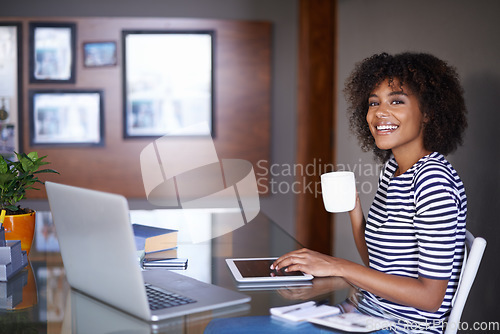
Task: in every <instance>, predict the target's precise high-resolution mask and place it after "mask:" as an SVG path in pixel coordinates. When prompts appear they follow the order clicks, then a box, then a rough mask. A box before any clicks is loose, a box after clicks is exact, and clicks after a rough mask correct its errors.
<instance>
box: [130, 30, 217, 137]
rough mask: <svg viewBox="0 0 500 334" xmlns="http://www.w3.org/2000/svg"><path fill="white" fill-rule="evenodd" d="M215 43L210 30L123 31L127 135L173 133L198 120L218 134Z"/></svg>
mask: <svg viewBox="0 0 500 334" xmlns="http://www.w3.org/2000/svg"><path fill="white" fill-rule="evenodd" d="M214 45H215V32H214V31H212V30H186V31H177V30H176V31H170V30H141V31H138V30H123V31H122V59H123V64H122V68H123V99H124V101H123V109H124V110H123V122H124V124H123V137H124V138H125V139H127V138H150V137H160V136H165V135H173V133H175V131H176V130H178V129H180V128H186V127H188V126H190V125H194V124H200V123H204V124H208V128H209V129H210V132H211V135H212V137H215V133H214V96H215V94H214V72H215V69H214V64H215V62H214ZM193 128H194V127H193ZM206 134H207V133H206V132H204V133H201V132H199V133H197V132H194V130H193V132H188V133H183V136H200V135H206Z"/></svg>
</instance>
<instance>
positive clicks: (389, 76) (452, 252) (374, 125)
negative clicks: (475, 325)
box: [271, 53, 467, 333]
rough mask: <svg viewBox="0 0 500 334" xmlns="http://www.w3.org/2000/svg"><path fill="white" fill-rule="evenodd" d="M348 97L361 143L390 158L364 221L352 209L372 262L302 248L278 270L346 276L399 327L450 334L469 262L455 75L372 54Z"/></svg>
mask: <svg viewBox="0 0 500 334" xmlns="http://www.w3.org/2000/svg"><path fill="white" fill-rule="evenodd" d="M344 92H345V93H346V96H347V100H348V102H349V112H350V122H351V129H352V130H353V131H354V132H355V133H356V134H357V136H358V139H359V141H360V143H361V147H362V149H363V150H365V151H369V150H371V151H373V152H374V154H375V157H376V158H377V159H378V160H380V161H382V162H384V163H385V165H384V169H383V171H382V173H381V176H380V179H379V186H378V190H377V193H376V195H375V199H374V201H373V204H372V206H371V208H370V211H369V213H368V217H367V219H366V220H365V217H364V214H363V211H362V208H361V204H360V201H359V197H358V198H357V201H356V207H355V208H354V209H353V210H352V211H351V212H349V215H350V219H351V224H352V230H353V234H354V240H355V243H356V246H357V249H358V251H359V254H360V255H361V258H362V259H363V262H364V264H365V265H366V266H363V265H360V264H357V263H353V262H350V261H347V260H344V259H339V258H335V257H331V256H328V255H325V254H320V253H317V252H314V251H311V250H308V249H301V250H298V251H294V252H291V253H288V254H285V255H283V256H281V257H280V258H279V259H277V260H276V261H275V262H274V263H273V265H272V266H271V268H272V269H280V268H285V270H289V271H295V270H300V271H303V272H305V273H308V274H312V275H314V276H340V277H343V278H345V279H346V280H348V281H350V282H351V283H352V284H354V285H356V286H357V287H359V288H361V289H362V290H363V292H364V300H363V301H362V304H364V305H369V304H371V305H376V309H378V310H383V311H384V313H388V314H391V315H392V316H393V317H394V319H396V320H397V322H398V325H400V326H399V328H400V329H402V330H403V329H405V327H406V328H408V329H411V330H412V331H417V332H418V331H419V330H421V331H422V332H426V333H429V332H436V333H439V332H442V329H443V328H442V327H443V322H445V321H446V318H447V316H448V315H449V312H450V309H451V300H452V298H453V295H454V293H455V291H456V288H457V285H458V279H459V275H460V270H461V266H462V260H463V256H464V241H465V219H466V213H467V200H466V196H465V190H464V187H463V184H462V181H461V180H460V178H459V177H458V175H457V173H456V171H455V170H454V169H453V167H452V166H451V165H450V164H449V162H448V161H447V160H446V159H445V158H444V156H443V155H446V154H449V153H451V152H452V151H454V150H455V149H456V148H457V146H458V145H460V144H461V143H462V135H463V132H464V130H465V128H466V126H467V121H466V108H465V102H464V98H463V89H462V87H461V85H460V82H459V80H458V75H457V73H456V71H455V70H454V69H453V68H452V67H451V66H449V65H447V64H446V63H445V62H444V61H442V60H440V59H438V58H436V57H434V56H432V55H429V54H421V53H402V54H397V55H388V54H386V53H383V54H378V55H374V56H372V57H370V58H367V59H365V60H364V61H362V62H361V63H359V64H358V65H357V66H356V68H355V70H354V71H353V73H352V74H351V76H350V77H349V78H348V81H347V83H346V87H345V90H344Z"/></svg>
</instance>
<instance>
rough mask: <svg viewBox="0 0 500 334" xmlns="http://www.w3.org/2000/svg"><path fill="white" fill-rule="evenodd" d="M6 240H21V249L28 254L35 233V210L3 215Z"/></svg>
mask: <svg viewBox="0 0 500 334" xmlns="http://www.w3.org/2000/svg"><path fill="white" fill-rule="evenodd" d="M3 226H4V228H5V239H6V240H21V249H22V250H23V251H26V254H27V255H29V253H30V249H31V244H32V243H33V236H34V234H35V211H32V212H30V213H26V214H23V215H13V216H10V215H9V216H5V219H4V221H3Z"/></svg>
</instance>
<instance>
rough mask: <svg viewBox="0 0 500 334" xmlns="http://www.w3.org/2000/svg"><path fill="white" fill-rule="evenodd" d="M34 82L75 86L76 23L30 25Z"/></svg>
mask: <svg viewBox="0 0 500 334" xmlns="http://www.w3.org/2000/svg"><path fill="white" fill-rule="evenodd" d="M29 33H30V36H29V48H30V51H29V52H30V54H29V65H30V66H29V67H30V74H29V78H30V83H75V80H76V79H75V68H76V65H75V64H76V53H75V50H76V24H75V23H62V22H48V23H44V22H30V23H29Z"/></svg>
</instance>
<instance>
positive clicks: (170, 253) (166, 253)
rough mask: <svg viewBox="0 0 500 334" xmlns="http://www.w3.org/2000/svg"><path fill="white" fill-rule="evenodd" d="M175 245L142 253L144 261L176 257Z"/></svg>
mask: <svg viewBox="0 0 500 334" xmlns="http://www.w3.org/2000/svg"><path fill="white" fill-rule="evenodd" d="M176 258H177V247H174V248H170V249H167V250H163V251H159V252H151V253H147V254H144V258H143V259H144V260H145V261H154V260H163V259H176Z"/></svg>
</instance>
